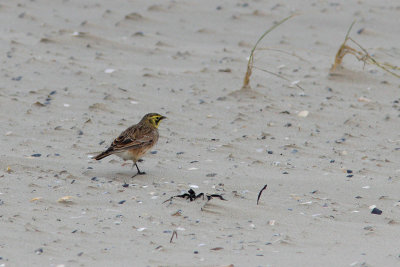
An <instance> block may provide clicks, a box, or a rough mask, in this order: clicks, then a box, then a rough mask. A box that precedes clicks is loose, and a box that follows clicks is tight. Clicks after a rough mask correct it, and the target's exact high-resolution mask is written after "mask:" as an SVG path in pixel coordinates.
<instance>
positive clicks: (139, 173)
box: [132, 172, 146, 178]
mask: <svg viewBox="0 0 400 267" xmlns="http://www.w3.org/2000/svg"><path fill="white" fill-rule="evenodd" d="M143 174H146V172H137V173H136V174H134V175H133V176H132V178H133V177H135V176H137V175H143Z"/></svg>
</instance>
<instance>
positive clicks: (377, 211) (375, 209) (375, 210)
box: [371, 208, 382, 215]
mask: <svg viewBox="0 0 400 267" xmlns="http://www.w3.org/2000/svg"><path fill="white" fill-rule="evenodd" d="M371 213H372V214H376V215H381V214H382V211H381V210H380V209H378V208H373V209H372V211H371Z"/></svg>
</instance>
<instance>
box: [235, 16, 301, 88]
mask: <svg viewBox="0 0 400 267" xmlns="http://www.w3.org/2000/svg"><path fill="white" fill-rule="evenodd" d="M293 16H295V15H294V14H293V15H290V16H289V17H286V18H284V19H283V20H281V21H279V22H278V23H276V24H275V25H273V26H272V27H271V28H269V29H268V30H267V31H266V32H264V33H263V35H261V37H260V38H259V39H258V40H257V42H256V44H255V45H254V47H253V49H251V52H250V56H249V61H248V62H247V71H246V74H245V76H244V80H243V86H242V89H250V85H249V84H250V76H251V74H252V70H253V62H254V51H255V50H256V48H257V46H258V44H259V43H260V42H261V40H262V39H264V37H265V36H266V35H267V34H268V33H270V32H271V31H273V30H274V29H275V28H276V27H278V26H279V25H281V24H282V23H284V22H285V21H287V20H289V19H291V18H292V17H293Z"/></svg>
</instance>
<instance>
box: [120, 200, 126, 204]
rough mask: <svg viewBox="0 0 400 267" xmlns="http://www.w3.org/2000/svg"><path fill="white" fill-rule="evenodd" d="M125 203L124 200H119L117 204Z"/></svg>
mask: <svg viewBox="0 0 400 267" xmlns="http://www.w3.org/2000/svg"><path fill="white" fill-rule="evenodd" d="M125 202H126V200H121V201H120V202H118V204H124V203H125Z"/></svg>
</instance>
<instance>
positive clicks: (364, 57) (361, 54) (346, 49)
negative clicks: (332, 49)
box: [331, 21, 400, 78]
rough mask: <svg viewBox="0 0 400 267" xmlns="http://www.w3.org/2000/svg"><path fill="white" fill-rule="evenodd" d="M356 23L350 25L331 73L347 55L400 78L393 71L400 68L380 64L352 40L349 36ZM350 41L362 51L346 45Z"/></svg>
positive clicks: (399, 76)
mask: <svg viewBox="0 0 400 267" xmlns="http://www.w3.org/2000/svg"><path fill="white" fill-rule="evenodd" d="M354 23H355V21H353V23H352V24H351V25H350V27H349V29H348V31H347V34H346V38H345V39H344V42H343V44H342V45H341V46H340V48H339V50H338V51H337V53H336V56H335V62H334V63H333V65H332V67H331V72H332V71H335V70H336V68H337V67H338V66H340V65H341V64H342V61H343V57H344V56H345V55H347V54H351V55H353V56H355V57H356V58H357V59H358V60H359V61H363V62H364V64H372V65H375V66H377V67H379V68H381V69H383V70H384V71H386V72H388V73H390V74H392V75H393V76H395V77H397V78H400V75H399V74H397V73H395V72H393V71H391V70H390V69H392V70H399V67H396V66H393V65H392V64H389V63H380V62H378V61H377V60H375V58H373V57H372V56H371V55H370V54H369V53H368V51H367V50H366V49H365V48H364V47H362V46H361V45H360V44H359V43H357V42H356V41H355V40H354V39H352V38H351V37H350V36H349V35H350V31H351V29H352V28H353V25H354ZM348 41H351V42H352V43H353V44H355V45H356V46H358V48H359V49H360V50H357V49H355V48H353V47H351V46H349V45H347V44H346V43H347V42H348Z"/></svg>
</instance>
